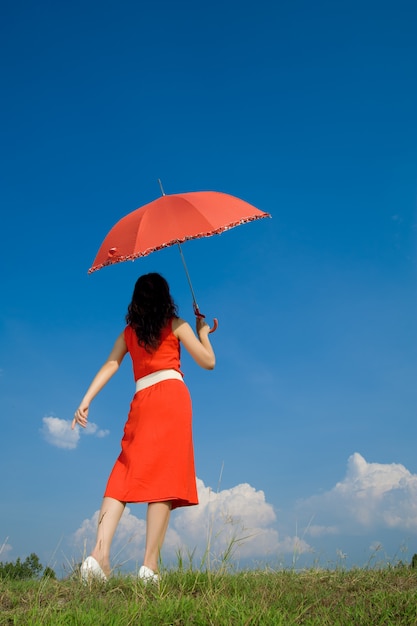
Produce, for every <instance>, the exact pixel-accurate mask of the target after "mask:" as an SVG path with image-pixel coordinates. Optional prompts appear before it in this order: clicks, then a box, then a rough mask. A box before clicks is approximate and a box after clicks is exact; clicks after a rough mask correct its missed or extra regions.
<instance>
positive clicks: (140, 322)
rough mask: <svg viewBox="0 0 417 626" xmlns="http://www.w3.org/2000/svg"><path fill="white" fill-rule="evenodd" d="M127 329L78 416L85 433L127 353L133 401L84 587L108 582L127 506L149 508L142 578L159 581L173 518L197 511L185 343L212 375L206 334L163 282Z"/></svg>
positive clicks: (145, 295)
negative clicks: (187, 509) (181, 312)
mask: <svg viewBox="0 0 417 626" xmlns="http://www.w3.org/2000/svg"><path fill="white" fill-rule="evenodd" d="M126 323H127V326H126V328H125V329H124V331H123V332H122V333H121V334H120V335H119V337H118V338H117V339H116V342H115V344H114V346H113V349H112V351H111V353H110V355H109V357H108V359H107V361H106V362H105V363H104V365H103V366H102V367H101V369H100V370H99V371H98V372H97V374H96V376H95V377H94V379H93V381H92V383H91V385H90V387H89V388H88V390H87V393H86V394H85V396H84V398H83V400H82V401H81V403H80V406H79V407H78V409H77V410H76V412H75V415H74V420H73V422H72V428H75V425H76V424H79V425H80V426H81V427H83V428H85V427H86V426H87V421H88V412H89V407H90V404H91V401H92V400H93V398H94V397H95V396H96V395H97V394H98V393H99V391H100V390H101V389H102V388H103V387H104V385H106V383H108V381H109V380H110V378H111V377H112V376H113V375H114V374H115V373H116V372H117V370H118V369H119V366H120V364H121V362H122V360H123V358H124V356H125V355H126V354H127V353H128V352H129V354H130V356H131V359H132V365H133V373H134V377H135V381H136V393H135V395H134V397H133V400H132V403H131V405H130V411H129V415H128V419H127V422H126V424H125V428H124V436H123V439H122V444H121V445H122V451H121V453H120V456H119V458H118V459H117V461H116V463H115V465H114V467H113V470H112V472H111V474H110V477H109V480H108V483H107V487H106V490H105V493H104V499H103V503H102V506H101V510H100V516H99V521H98V529H97V540H96V545H95V547H94V549H93V551H92V552H91V555H90V556H89V557H87V559H86V560H85V561H84V562H83V564H82V566H81V575H82V578H83V580H88V579H90V578H91V577H94V578H99V579H102V580H107V578H108V576H109V575H110V571H111V568H110V546H111V542H112V540H113V536H114V533H115V531H116V528H117V525H118V523H119V520H120V518H121V516H122V513H123V511H124V508H125V505H126V503H128V502H147V503H148V509H147V516H146V545H145V555H144V561H143V565H142V567H141V568H140V570H139V577H140V578H142V579H144V580H145V582H146V581H149V580H152V581H158V579H159V576H158V573H157V572H158V559H159V553H160V550H161V548H162V544H163V542H164V538H165V533H166V531H167V528H168V522H169V518H170V513H171V510H172V509H174V508H176V507H181V506H190V505H194V504H198V497H197V488H196V480H195V469H194V451H193V442H192V430H191V418H192V413H191V399H190V395H189V392H188V389H187V387H186V385H185V383H184V382H183V379H182V373H181V371H180V342H181V343H182V345H183V346H184V347H185V348H186V349H187V351H188V352H189V353H190V355H191V356H192V357H193V358H194V360H195V361H196V363H197V364H198V365H200V366H201V367H203V368H204V369H208V370H210V369H213V368H214V365H215V356H214V352H213V349H212V347H211V344H210V341H209V337H208V334H209V330H210V329H209V326H208V324H206V322H204V320H203V319H201V318H197V321H196V329H197V336H196V335H195V334H194V332H193V330H192V329H191V327H190V325H189V324H188V323H187V322H185V321H184V320H182V319H181V318H180V317H178V316H177V307H176V305H175V304H174V302H173V299H172V297H171V294H170V291H169V286H168V283H167V282H166V280H165V279H164V278H163V277H162V276H161V275H160V274H156V273H151V274H146V275H144V276H141V277H140V278H139V279H138V280H137V282H136V285H135V289H134V292H133V296H132V301H131V303H130V305H129V307H128V312H127V315H126Z"/></svg>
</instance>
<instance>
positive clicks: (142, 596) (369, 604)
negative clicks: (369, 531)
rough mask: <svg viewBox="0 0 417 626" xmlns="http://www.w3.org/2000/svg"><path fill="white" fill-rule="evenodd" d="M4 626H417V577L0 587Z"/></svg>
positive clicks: (120, 580)
mask: <svg viewBox="0 0 417 626" xmlns="http://www.w3.org/2000/svg"><path fill="white" fill-rule="evenodd" d="M0 624H1V625H2V626H3V625H6V624H7V625H9V624H17V625H31V626H32V625H33V626H36V625H38V624H39V626H40V625H42V626H46V625H51V626H61V625H64V624H65V625H74V626H83V625H90V624H91V625H94V626H106V625H109V626H110V625H114V626H116V625H117V626H119V625H122V626H128V625H130V624H135V625H136V624H138V625H140V626H147V625H148V624H149V625H152V626H155V625H161V626H168V625H173V626H183V625H184V626H185V625H187V626H189V625H190V626H194V625H197V624H198V625H213V626H223V625H226V624H227V625H235V624H236V625H242V626H243V625H245V626H254V625H258V624H259V625H261V624H265V625H275V624H277V625H282V626H290V625H292V624H311V625H317V626H327V625H329V626H338V625H346V626H348V625H349V626H362V625H381V626H388V625H391V624H395V625H397V624H398V625H403V624H404V625H405V624H407V625H413V626H415V625H417V572H416V570H415V569H411V568H408V567H404V568H402V567H397V568H394V567H387V568H385V569H377V570H372V569H357V570H350V571H337V570H336V571H330V570H329V571H328V570H319V569H317V570H315V569H311V570H306V571H304V572H300V573H297V572H294V571H279V572H271V571H270V570H265V571H252V570H250V571H249V570H248V571H244V572H238V573H225V572H201V571H194V570H190V571H168V572H165V573H164V574H163V577H162V581H161V583H160V585H159V587H158V586H155V585H147V586H144V585H143V583H141V582H140V581H138V580H136V579H135V578H132V577H128V576H120V577H115V578H113V579H111V581H110V582H109V583H107V584H106V585H102V584H99V583H94V584H92V585H91V586H84V585H83V584H82V583H81V581H80V580H79V579H78V577H73V579H68V580H52V579H48V578H47V579H42V580H37V581H33V580H32V581H11V580H5V579H3V580H0Z"/></svg>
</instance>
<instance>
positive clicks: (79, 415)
mask: <svg viewBox="0 0 417 626" xmlns="http://www.w3.org/2000/svg"><path fill="white" fill-rule="evenodd" d="M87 421H88V406H82V405H80V406H79V407H78V409H77V410H76V411H75V413H74V419H73V420H72V424H71V429H72V430H74V428H75V426H76V424H79V425H80V426H81V427H82V428H86V426H87Z"/></svg>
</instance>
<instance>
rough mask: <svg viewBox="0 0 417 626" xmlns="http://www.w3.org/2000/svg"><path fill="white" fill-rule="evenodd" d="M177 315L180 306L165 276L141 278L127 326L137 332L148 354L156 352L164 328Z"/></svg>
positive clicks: (148, 275)
mask: <svg viewBox="0 0 417 626" xmlns="http://www.w3.org/2000/svg"><path fill="white" fill-rule="evenodd" d="M177 313H178V309H177V305H176V304H175V302H174V301H173V299H172V296H171V294H170V292H169V285H168V283H167V281H166V280H165V278H164V277H163V276H161V275H160V274H157V273H155V272H153V273H151V274H144V275H143V276H140V278H138V280H137V281H136V284H135V288H134V290H133V296H132V301H131V303H130V304H129V306H128V309H127V315H126V323H127V324H128V325H129V326H131V327H132V328H133V330H134V331H135V333H136V336H137V338H138V342H139V345H140V346H142V347H143V348H145V349H146V350H147V351H148V352H153V351H154V350H156V349H157V348H158V346H159V344H160V341H161V331H162V329H163V328H165V326H166V325H167V323H168V321H169V320H170V319H171V318H172V317H176V316H177Z"/></svg>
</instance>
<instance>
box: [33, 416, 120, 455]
mask: <svg viewBox="0 0 417 626" xmlns="http://www.w3.org/2000/svg"><path fill="white" fill-rule="evenodd" d="M42 422H43V425H42V428H41V433H42V435H43V437H44V438H45V440H46V441H47V442H48V443H50V444H51V445H52V446H56V447H57V448H64V449H66V450H74V449H75V448H76V447H77V445H78V442H79V440H80V433H82V434H84V435H93V436H95V437H99V438H101V437H106V436H107V435H108V434H109V431H108V430H101V429H100V428H99V427H98V426H97V424H94V423H89V424H88V426H87V428H85V429H81V428H79V427H78V426H77V427H76V428H74V430H72V429H71V420H64V419H60V418H59V417H44V418H42Z"/></svg>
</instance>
